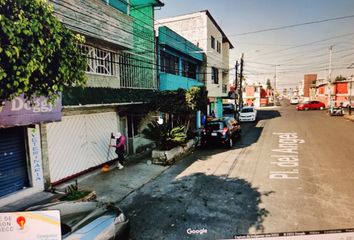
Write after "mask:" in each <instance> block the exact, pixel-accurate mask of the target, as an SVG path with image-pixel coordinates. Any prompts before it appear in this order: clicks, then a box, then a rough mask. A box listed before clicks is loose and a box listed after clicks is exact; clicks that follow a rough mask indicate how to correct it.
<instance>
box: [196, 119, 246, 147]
mask: <svg viewBox="0 0 354 240" xmlns="http://www.w3.org/2000/svg"><path fill="white" fill-rule="evenodd" d="M240 132H241V126H240V124H239V123H238V122H237V121H236V120H235V119H234V118H232V117H224V118H217V119H213V120H211V121H208V122H207V123H206V124H205V127H204V129H203V131H202V137H201V145H202V147H203V146H206V145H208V144H211V143H214V144H215V143H220V144H223V145H225V146H226V147H229V148H231V147H232V146H233V144H234V140H235V139H236V137H238V136H239V135H240Z"/></svg>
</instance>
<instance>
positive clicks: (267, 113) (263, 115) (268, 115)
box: [257, 109, 281, 120]
mask: <svg viewBox="0 0 354 240" xmlns="http://www.w3.org/2000/svg"><path fill="white" fill-rule="evenodd" d="M277 117H281V114H280V112H279V111H278V110H263V109H260V110H258V111H257V118H258V120H266V119H272V118H277Z"/></svg>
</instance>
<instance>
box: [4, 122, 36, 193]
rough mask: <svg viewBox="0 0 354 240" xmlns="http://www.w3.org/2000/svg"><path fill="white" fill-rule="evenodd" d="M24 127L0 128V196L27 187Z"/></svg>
mask: <svg viewBox="0 0 354 240" xmlns="http://www.w3.org/2000/svg"><path fill="white" fill-rule="evenodd" d="M24 138H25V135H24V129H23V128H21V127H15V128H5V129H0V183H1V184H0V197H2V196H5V195H8V194H10V193H13V192H16V191H19V190H22V189H23V188H24V187H29V180H28V173H27V163H26V148H25V139H24Z"/></svg>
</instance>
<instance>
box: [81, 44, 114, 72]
mask: <svg viewBox="0 0 354 240" xmlns="http://www.w3.org/2000/svg"><path fill="white" fill-rule="evenodd" d="M79 47H80V49H81V52H82V53H83V54H84V55H85V56H86V57H87V69H86V72H88V73H94V74H100V75H109V76H116V75H117V74H116V67H115V64H114V62H115V59H116V58H117V57H116V54H115V53H113V52H110V51H107V50H103V49H99V48H96V47H92V46H88V45H79Z"/></svg>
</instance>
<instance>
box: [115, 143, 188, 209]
mask: <svg viewBox="0 0 354 240" xmlns="http://www.w3.org/2000/svg"><path fill="white" fill-rule="evenodd" d="M194 149H195V146H194V147H192V148H191V149H190V151H187V152H186V154H183V155H180V156H179V157H177V158H176V161H174V163H173V164H168V165H164V167H166V168H165V169H163V170H162V171H161V172H159V173H158V174H156V175H155V176H154V177H152V178H150V179H149V180H148V181H147V182H145V183H143V184H142V185H141V186H139V187H137V188H135V189H132V190H131V191H130V192H129V193H127V194H126V195H125V196H124V197H122V198H121V199H119V200H117V201H116V202H115V203H117V204H120V203H121V202H122V201H124V200H125V199H126V198H127V197H129V196H130V195H131V194H132V193H134V192H136V191H138V190H140V189H141V188H143V187H144V186H145V185H146V184H149V183H150V182H152V181H154V180H155V179H156V178H158V177H159V176H161V175H162V174H163V173H164V172H166V171H167V170H168V169H170V168H171V167H172V166H174V165H175V163H177V162H178V161H180V160H181V159H182V158H184V157H186V156H189V155H191V154H192V153H193V150H194ZM157 165H159V164H157Z"/></svg>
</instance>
